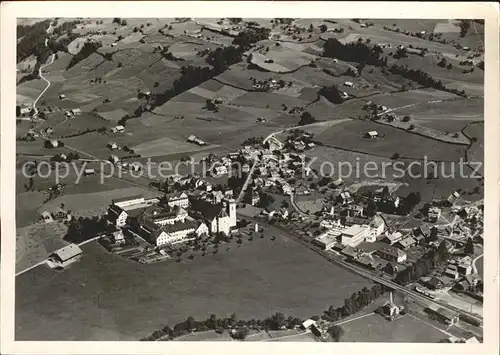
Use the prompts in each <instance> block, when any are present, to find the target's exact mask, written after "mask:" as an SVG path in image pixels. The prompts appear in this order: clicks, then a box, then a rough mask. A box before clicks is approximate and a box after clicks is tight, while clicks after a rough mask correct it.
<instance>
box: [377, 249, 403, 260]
mask: <svg viewBox="0 0 500 355" xmlns="http://www.w3.org/2000/svg"><path fill="white" fill-rule="evenodd" d="M376 254H377V255H378V256H380V257H381V258H382V259H385V260H388V261H393V262H396V263H403V262H405V261H406V259H407V257H408V255H407V254H406V252H404V251H402V250H400V249H398V248H394V247H387V248H384V249H379V250H377V251H376Z"/></svg>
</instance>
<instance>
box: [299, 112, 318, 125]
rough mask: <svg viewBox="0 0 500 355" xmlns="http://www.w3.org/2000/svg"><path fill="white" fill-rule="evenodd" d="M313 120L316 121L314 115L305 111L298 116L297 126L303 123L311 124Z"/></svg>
mask: <svg viewBox="0 0 500 355" xmlns="http://www.w3.org/2000/svg"><path fill="white" fill-rule="evenodd" d="M314 122H316V119H315V118H314V116H313V115H311V114H310V113H309V112H307V111H305V112H304V113H302V115H301V116H300V121H299V126H303V125H306V124H311V123H314Z"/></svg>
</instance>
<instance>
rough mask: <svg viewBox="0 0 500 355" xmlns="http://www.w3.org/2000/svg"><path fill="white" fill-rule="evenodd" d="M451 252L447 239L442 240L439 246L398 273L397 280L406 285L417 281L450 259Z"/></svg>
mask: <svg viewBox="0 0 500 355" xmlns="http://www.w3.org/2000/svg"><path fill="white" fill-rule="evenodd" d="M449 257H450V253H449V251H448V249H447V248H446V241H444V240H443V241H442V242H441V244H439V247H438V248H437V249H436V248H431V249H429V251H427V253H425V254H424V255H423V256H422V257H421V258H420V259H418V260H417V261H416V262H415V263H414V264H412V265H410V266H408V267H407V268H406V269H404V270H402V271H400V272H398V273H397V275H396V278H395V279H394V281H395V282H397V283H399V284H401V285H406V284H408V283H410V282H415V281H417V280H418V279H420V278H421V277H423V276H426V275H428V274H429V273H430V272H431V271H432V270H434V269H436V268H437V267H438V266H439V265H441V264H443V263H445V262H447V261H448V259H449Z"/></svg>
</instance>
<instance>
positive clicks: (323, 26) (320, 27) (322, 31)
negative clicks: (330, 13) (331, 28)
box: [319, 23, 328, 33]
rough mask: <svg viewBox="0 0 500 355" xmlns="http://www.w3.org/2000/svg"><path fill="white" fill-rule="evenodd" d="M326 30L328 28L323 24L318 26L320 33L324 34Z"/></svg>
mask: <svg viewBox="0 0 500 355" xmlns="http://www.w3.org/2000/svg"><path fill="white" fill-rule="evenodd" d="M327 29H328V27H326V25H325V24H324V23H323V24H321V25H319V30H320V31H321V33H325V32H326V30H327Z"/></svg>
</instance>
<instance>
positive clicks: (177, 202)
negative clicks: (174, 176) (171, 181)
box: [160, 192, 189, 208]
mask: <svg viewBox="0 0 500 355" xmlns="http://www.w3.org/2000/svg"><path fill="white" fill-rule="evenodd" d="M160 203H161V204H163V205H166V206H168V207H170V208H173V207H175V206H178V207H182V208H187V207H189V196H188V195H187V194H186V193H185V192H173V193H170V194H166V195H165V196H163V197H162V198H161V199H160Z"/></svg>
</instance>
